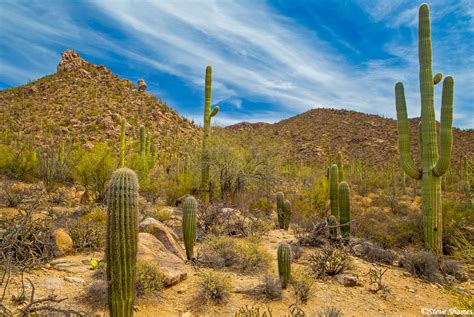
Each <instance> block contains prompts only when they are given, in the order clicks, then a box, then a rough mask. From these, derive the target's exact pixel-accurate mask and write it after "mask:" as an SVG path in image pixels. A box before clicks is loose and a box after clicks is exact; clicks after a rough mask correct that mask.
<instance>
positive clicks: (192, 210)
mask: <svg viewBox="0 0 474 317" xmlns="http://www.w3.org/2000/svg"><path fill="white" fill-rule="evenodd" d="M196 205H197V203H196V199H194V197H192V196H190V197H188V198H186V201H185V202H184V205H183V238H184V246H185V248H186V257H187V258H188V260H192V259H193V257H194V252H193V250H194V240H196Z"/></svg>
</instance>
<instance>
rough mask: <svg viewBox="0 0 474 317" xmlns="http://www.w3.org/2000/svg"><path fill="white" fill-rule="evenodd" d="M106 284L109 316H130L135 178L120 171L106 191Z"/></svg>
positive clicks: (125, 170) (134, 249) (135, 225)
mask: <svg viewBox="0 0 474 317" xmlns="http://www.w3.org/2000/svg"><path fill="white" fill-rule="evenodd" d="M107 195H108V196H107V242H106V257H107V283H108V304H109V310H110V316H111V317H129V316H132V315H133V302H134V298H135V268H136V259H137V237H138V212H139V211H138V178H137V175H136V174H135V172H134V171H132V170H130V169H128V168H120V169H118V170H116V171H115V172H114V173H113V174H112V178H111V180H110V182H109V186H108V191H107Z"/></svg>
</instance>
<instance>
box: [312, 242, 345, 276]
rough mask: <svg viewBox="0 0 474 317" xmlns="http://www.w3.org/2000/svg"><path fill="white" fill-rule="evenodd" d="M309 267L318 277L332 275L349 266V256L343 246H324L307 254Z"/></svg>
mask: <svg viewBox="0 0 474 317" xmlns="http://www.w3.org/2000/svg"><path fill="white" fill-rule="evenodd" d="M308 261H309V262H310V266H311V269H312V270H313V272H314V273H315V274H316V275H317V276H318V277H324V276H334V275H337V274H340V273H343V272H344V271H346V270H347V269H349V268H350V267H351V262H352V260H351V258H350V256H349V252H348V251H347V250H346V249H345V247H343V246H340V247H334V246H332V245H327V246H324V247H323V248H322V249H320V250H319V251H317V252H316V253H314V254H312V255H310V256H309V258H308Z"/></svg>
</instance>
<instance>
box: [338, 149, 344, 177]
mask: <svg viewBox="0 0 474 317" xmlns="http://www.w3.org/2000/svg"><path fill="white" fill-rule="evenodd" d="M343 164H344V163H343V160H342V153H341V152H337V171H338V177H339V181H340V182H342V181H343V180H344V167H343Z"/></svg>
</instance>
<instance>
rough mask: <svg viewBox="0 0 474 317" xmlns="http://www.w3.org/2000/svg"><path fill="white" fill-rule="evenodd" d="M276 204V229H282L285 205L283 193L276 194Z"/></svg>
mask: <svg viewBox="0 0 474 317" xmlns="http://www.w3.org/2000/svg"><path fill="white" fill-rule="evenodd" d="M276 203H277V217H278V228H280V229H283V228H284V220H285V218H284V213H283V205H284V204H285V194H283V192H278V193H277V194H276Z"/></svg>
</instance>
